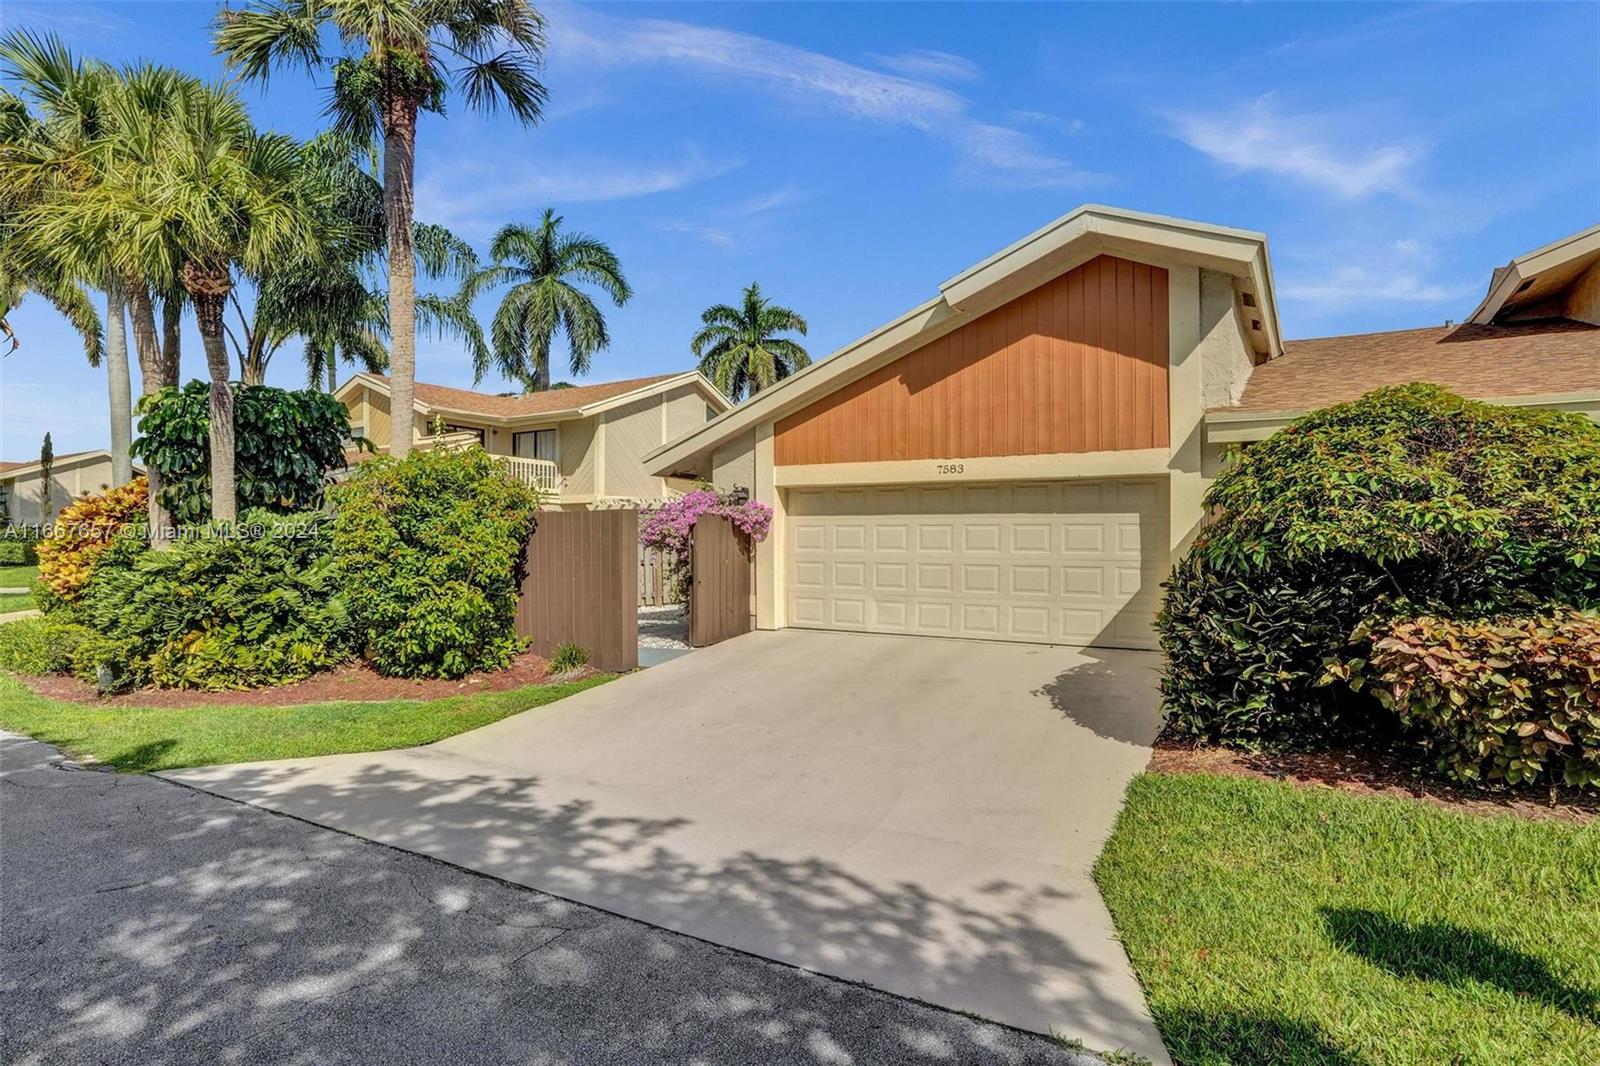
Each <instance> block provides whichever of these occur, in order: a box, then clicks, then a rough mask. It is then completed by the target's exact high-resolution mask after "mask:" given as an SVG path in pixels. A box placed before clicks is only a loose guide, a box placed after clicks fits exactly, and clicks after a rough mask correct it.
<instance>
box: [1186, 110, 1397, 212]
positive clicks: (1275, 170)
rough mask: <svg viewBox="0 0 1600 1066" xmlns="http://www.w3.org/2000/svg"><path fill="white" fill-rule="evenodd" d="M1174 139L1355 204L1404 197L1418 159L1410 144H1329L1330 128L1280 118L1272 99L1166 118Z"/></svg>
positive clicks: (1306, 118)
mask: <svg viewBox="0 0 1600 1066" xmlns="http://www.w3.org/2000/svg"><path fill="white" fill-rule="evenodd" d="M1169 118H1170V120H1171V122H1172V125H1173V130H1174V133H1175V135H1176V136H1177V137H1178V139H1179V140H1181V141H1183V142H1184V143H1185V144H1188V145H1189V146H1190V147H1191V148H1194V149H1195V150H1197V151H1200V152H1203V153H1205V154H1206V155H1208V156H1210V157H1211V158H1212V159H1215V160H1217V161H1218V162H1219V163H1223V164H1225V165H1227V166H1229V167H1232V168H1234V169H1235V170H1239V171H1260V172H1263V173H1267V174H1275V175H1278V176H1280V177H1286V178H1291V179H1294V180H1296V181H1300V182H1303V183H1305V184H1307V185H1310V186H1313V187H1315V188H1318V189H1321V190H1323V191H1325V192H1331V193H1333V194H1334V195H1336V196H1338V197H1340V198H1341V199H1347V200H1355V199H1362V198H1365V197H1368V196H1373V195H1375V194H1378V193H1404V192H1406V191H1408V190H1409V188H1410V182H1411V174H1412V171H1413V170H1414V169H1415V167H1416V164H1417V163H1418V161H1419V160H1420V159H1421V158H1422V152H1421V150H1420V149H1419V148H1418V147H1417V146H1415V145H1410V144H1358V145H1355V146H1348V145H1347V146H1340V147H1336V146H1334V145H1332V144H1329V143H1327V142H1328V139H1329V130H1328V126H1329V123H1328V122H1327V121H1326V120H1325V119H1323V118H1320V117H1318V116H1313V115H1284V114H1280V113H1279V112H1278V110H1277V108H1276V107H1275V106H1274V104H1273V101H1272V98H1271V97H1270V96H1263V97H1260V98H1259V99H1256V100H1253V101H1250V102H1249V103H1247V104H1244V105H1243V106H1242V107H1239V108H1236V109H1234V110H1232V111H1227V112H1223V111H1216V110H1211V109H1208V110H1205V111H1194V112H1186V113H1181V114H1174V115H1170V116H1169Z"/></svg>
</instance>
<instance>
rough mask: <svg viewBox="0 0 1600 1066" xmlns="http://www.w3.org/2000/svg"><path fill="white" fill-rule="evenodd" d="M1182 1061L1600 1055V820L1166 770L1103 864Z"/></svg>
mask: <svg viewBox="0 0 1600 1066" xmlns="http://www.w3.org/2000/svg"><path fill="white" fill-rule="evenodd" d="M1095 877H1096V879H1097V880H1098V881H1099V883H1100V886H1101V891H1102V893H1103V894H1104V895H1105V898H1106V903H1107V904H1108V905H1109V907H1110V909H1111V913H1112V916H1113V917H1114V918H1115V919H1116V924H1117V930H1118V932H1119V934H1120V935H1121V938H1122V940H1123V943H1124V944H1125V945H1126V947H1127V949H1128V954H1129V957H1130V958H1131V959H1132V961H1133V964H1134V968H1135V970H1136V971H1137V972H1138V974H1139V979H1140V981H1141V982H1142V983H1143V984H1144V987H1145V992H1146V994H1147V996H1148V998H1149V1002H1150V1008H1151V1011H1152V1013H1153V1014H1154V1016H1155V1019H1156V1023H1157V1024H1158V1025H1159V1026H1160V1027H1161V1032H1162V1035H1163V1037H1165V1039H1166V1041H1167V1046H1168V1048H1169V1049H1171V1051H1172V1054H1173V1056H1174V1058H1176V1059H1177V1061H1178V1062H1180V1063H1183V1064H1187V1066H1193V1064H1207V1066H1210V1064H1221V1063H1273V1064H1278V1063H1284V1064H1290V1063H1294V1064H1333V1063H1339V1064H1342V1066H1351V1064H1364V1063H1373V1064H1377V1063H1385V1064H1389V1063H1424V1062H1426V1063H1477V1062H1483V1063H1489V1062H1539V1063H1546V1064H1551V1066H1555V1064H1569V1063H1570V1064H1572V1066H1578V1064H1585V1063H1588V1064H1592V1063H1596V1062H1600V824H1590V825H1587V826H1576V825H1569V824H1563V823H1555V822H1531V821H1527V820H1523V819H1516V818H1511V817H1495V818H1485V817H1481V816H1475V815H1466V814H1458V813H1454V812H1450V811H1445V810H1440V809H1437V808H1434V807H1429V806H1425V805H1423V804H1420V803H1415V802H1411V801H1407V800H1399V799H1387V798H1371V797H1356V796H1349V795H1343V794H1339V793H1334V792H1330V791H1326V790H1306V789H1298V788H1295V787H1293V786H1289V785H1285V784H1281V783H1277V782H1263V781H1248V780H1243V779H1238V778H1227V777H1218V776H1212V775H1205V774H1194V775H1172V776H1167V775H1158V774H1146V775H1144V776H1142V777H1139V778H1137V779H1135V780H1134V782H1133V784H1132V785H1131V786H1130V788H1129V792H1128V803H1127V807H1126V808H1125V809H1124V811H1123V813H1122V815H1121V817H1120V818H1119V819H1118V822H1117V826H1116V830H1115V832H1114V833H1113V835H1112V837H1111V840H1110V842H1109V843H1108V844H1107V846H1106V850H1105V852H1104V854H1102V856H1101V858H1100V861H1099V863H1098V864H1097V865H1096V867H1095Z"/></svg>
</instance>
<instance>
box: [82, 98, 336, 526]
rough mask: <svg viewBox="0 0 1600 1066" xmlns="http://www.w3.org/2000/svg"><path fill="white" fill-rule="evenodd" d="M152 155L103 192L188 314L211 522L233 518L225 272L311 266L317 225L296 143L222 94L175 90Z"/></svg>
mask: <svg viewBox="0 0 1600 1066" xmlns="http://www.w3.org/2000/svg"><path fill="white" fill-rule="evenodd" d="M152 157H153V158H152V163H153V165H152V166H149V167H140V168H136V169H133V170H131V171H129V172H127V173H126V175H119V178H118V180H114V181H113V182H112V183H111V186H112V191H113V193H114V194H115V195H118V196H120V197H122V198H123V202H124V203H127V204H128V205H130V206H129V207H128V208H127V210H128V211H129V213H130V215H131V216H132V217H131V222H132V225H131V226H130V229H129V233H128V237H129V238H130V239H131V240H133V241H136V242H137V241H143V242H145V243H146V244H147V246H148V247H149V248H150V250H151V252H152V253H154V254H153V260H154V264H153V265H155V267H156V269H155V270H154V271H153V272H152V273H153V275H154V277H155V278H156V279H157V280H158V281H168V280H171V279H176V280H177V281H178V282H179V283H181V285H182V286H183V291H184V293H185V294H186V295H187V296H188V298H189V301H190V302H191V304H192V305H193V307H194V313H195V320H196V322H197V323H198V324H199V327H200V341H201V346H202V347H203V348H204V350H205V357H206V369H207V371H208V372H209V375H210V378H211V410H210V426H209V437H210V447H211V517H212V519H213V520H215V521H219V522H232V521H233V520H234V519H235V518H236V517H237V492H236V490H235V480H234V435H233V400H234V397H233V389H232V386H231V384H230V382H229V379H230V377H231V376H232V375H231V374H230V372H229V371H230V369H231V367H232V361H231V360H230V358H229V356H228V349H227V345H226V343H225V341H224V339H223V315H224V313H225V311H226V309H227V302H228V297H229V295H230V294H231V293H232V291H233V288H234V269H235V266H236V265H237V267H238V268H239V269H241V270H242V271H244V272H245V273H246V274H254V273H258V272H260V271H263V270H265V269H268V268H269V267H270V265H271V264H274V263H276V262H279V261H281V260H284V259H288V260H291V261H296V260H298V261H305V260H314V259H315V258H316V257H317V255H318V252H319V249H320V248H321V244H322V240H323V236H324V233H323V230H322V229H321V228H320V227H322V226H325V225H327V221H328V220H327V218H326V215H325V213H324V212H322V211H319V209H318V208H319V206H320V205H318V204H317V203H316V201H315V200H314V199H313V197H314V196H315V195H316V188H315V186H314V185H312V184H311V183H308V182H307V181H305V180H304V177H303V175H302V159H301V150H300V146H299V145H298V144H296V143H295V142H294V141H293V140H291V139H290V138H288V137H284V136H282V135H279V134H264V133H258V132H257V131H256V129H255V127H254V126H252V125H251V123H250V117H249V115H248V114H247V113H246V112H245V109H244V105H243V104H241V103H240V102H239V99H238V97H236V96H235V95H234V94H233V93H232V92H231V91H230V90H227V89H223V88H219V87H213V86H207V85H202V84H200V83H198V82H189V83H186V84H185V85H184V87H183V90H182V91H181V92H180V93H179V95H178V97H177V99H176V100H175V101H174V102H173V108H172V113H171V115H170V117H169V119H168V120H167V121H166V122H165V123H163V124H162V125H161V127H160V128H159V129H158V130H157V131H156V135H155V142H154V150H153V153H152Z"/></svg>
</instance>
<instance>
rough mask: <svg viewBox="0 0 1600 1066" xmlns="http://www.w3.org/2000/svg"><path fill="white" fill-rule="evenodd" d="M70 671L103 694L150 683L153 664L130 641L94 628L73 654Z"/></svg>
mask: <svg viewBox="0 0 1600 1066" xmlns="http://www.w3.org/2000/svg"><path fill="white" fill-rule="evenodd" d="M71 670H72V673H73V676H75V677H77V678H78V679H79V680H80V681H87V682H88V683H89V684H91V685H94V686H95V687H96V688H98V689H99V690H100V691H101V692H122V691H124V690H126V689H130V688H137V687H139V686H140V685H144V684H147V683H148V682H149V681H150V663H149V662H148V661H147V660H146V659H145V658H144V657H143V656H142V655H141V654H140V653H139V651H138V649H137V648H136V647H134V646H133V645H131V644H130V643H129V642H128V641H127V640H125V639H122V638H119V637H111V636H106V635H105V634H103V633H96V632H95V631H94V630H92V629H85V630H84V637H83V640H81V641H80V642H79V643H78V646H77V647H76V648H75V649H74V650H73V653H72V664H71Z"/></svg>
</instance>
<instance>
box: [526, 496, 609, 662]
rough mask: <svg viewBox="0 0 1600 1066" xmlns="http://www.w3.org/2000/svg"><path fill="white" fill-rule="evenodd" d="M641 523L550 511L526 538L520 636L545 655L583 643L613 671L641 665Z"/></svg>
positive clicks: (593, 657) (595, 659) (597, 514)
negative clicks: (637, 583)
mask: <svg viewBox="0 0 1600 1066" xmlns="http://www.w3.org/2000/svg"><path fill="white" fill-rule="evenodd" d="M638 560H639V521H638V516H637V514H636V513H635V512H633V511H620V510H619V511H544V512H541V513H540V515H539V525H538V528H537V529H535V530H534V532H533V535H532V536H531V537H529V538H528V555H527V570H526V573H525V575H524V577H523V580H522V591H521V595H520V597H519V598H518V600H517V635H518V636H521V637H528V638H531V639H532V641H533V650H534V651H535V652H536V653H537V654H539V655H541V656H544V657H545V658H549V656H550V653H551V652H553V651H555V649H556V648H558V647H560V646H561V645H562V644H566V643H569V642H570V643H573V644H578V645H581V646H582V647H583V648H584V649H585V650H586V651H588V653H589V664H590V665H591V666H593V667H595V668H596V669H600V670H608V671H624V670H632V669H634V668H635V667H637V666H638V665H639V604H638V602H637V596H636V592H637V589H636V587H635V583H634V576H635V568H636V566H637V564H638Z"/></svg>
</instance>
